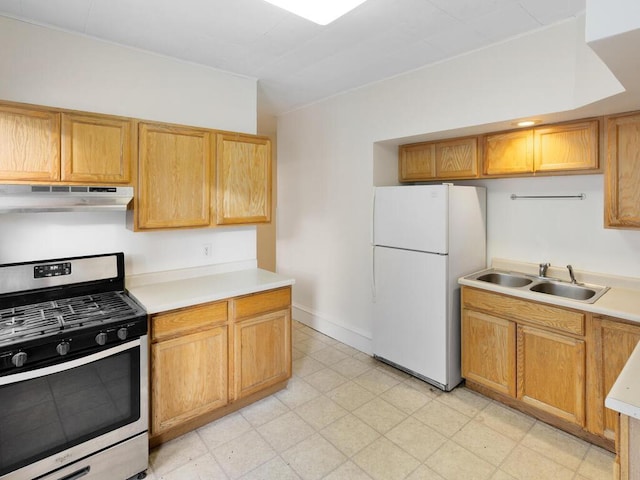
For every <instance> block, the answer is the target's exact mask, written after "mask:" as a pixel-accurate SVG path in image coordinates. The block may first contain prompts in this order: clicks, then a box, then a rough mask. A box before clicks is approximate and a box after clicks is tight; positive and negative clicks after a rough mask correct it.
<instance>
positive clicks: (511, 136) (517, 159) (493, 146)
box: [483, 130, 533, 175]
mask: <svg viewBox="0 0 640 480" xmlns="http://www.w3.org/2000/svg"><path fill="white" fill-rule="evenodd" d="M483 151H484V162H483V172H484V174H485V175H512V174H522V173H533V130H515V131H512V132H504V133H494V134H490V135H485V136H484V149H483Z"/></svg>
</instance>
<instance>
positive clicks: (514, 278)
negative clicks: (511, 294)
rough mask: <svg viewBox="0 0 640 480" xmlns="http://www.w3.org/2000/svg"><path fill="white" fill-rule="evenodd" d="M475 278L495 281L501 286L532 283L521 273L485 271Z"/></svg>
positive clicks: (518, 285) (522, 285) (520, 285)
mask: <svg viewBox="0 0 640 480" xmlns="http://www.w3.org/2000/svg"><path fill="white" fill-rule="evenodd" d="M476 280H480V281H482V282H489V283H495V284H497V285H502V286H503V287H524V286H525V285H529V284H530V283H533V280H531V279H530V278H527V277H524V276H521V275H513V274H511V273H498V272H492V273H485V274H484V275H480V276H479V277H478V278H477V279H476Z"/></svg>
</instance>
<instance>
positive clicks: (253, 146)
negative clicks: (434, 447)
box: [216, 133, 271, 225]
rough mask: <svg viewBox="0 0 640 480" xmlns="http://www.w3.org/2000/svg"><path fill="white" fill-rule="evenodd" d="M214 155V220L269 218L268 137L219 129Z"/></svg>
mask: <svg viewBox="0 0 640 480" xmlns="http://www.w3.org/2000/svg"><path fill="white" fill-rule="evenodd" d="M216 151H217V155H216V223H217V224H218V225H228V224H239V223H265V222H270V221H271V141H270V140H269V139H268V138H267V137H258V136H255V135H242V134H231V133H219V134H218V135H217V149H216Z"/></svg>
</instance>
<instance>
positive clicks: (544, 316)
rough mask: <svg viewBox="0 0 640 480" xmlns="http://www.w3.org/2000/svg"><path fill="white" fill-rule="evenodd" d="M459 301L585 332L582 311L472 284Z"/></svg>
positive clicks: (523, 319) (511, 316)
mask: <svg viewBox="0 0 640 480" xmlns="http://www.w3.org/2000/svg"><path fill="white" fill-rule="evenodd" d="M462 301H463V305H464V306H467V307H471V308H474V309H478V310H484V311H486V312H488V313H490V314H491V313H497V314H499V315H501V316H503V317H506V318H509V319H512V320H515V321H519V322H524V323H528V324H531V325H534V326H535V325H539V326H544V327H549V328H553V329H554V330H559V331H563V332H567V333H572V334H576V335H584V321H585V315H584V313H583V312H577V311H574V310H568V309H564V308H559V307H554V306H552V305H547V304H544V303H537V302H532V301H529V300H521V299H519V298H515V297H510V296H508V295H500V294H497V293H491V292H486V291H482V290H476V289H473V288H465V289H464V290H463V294H462Z"/></svg>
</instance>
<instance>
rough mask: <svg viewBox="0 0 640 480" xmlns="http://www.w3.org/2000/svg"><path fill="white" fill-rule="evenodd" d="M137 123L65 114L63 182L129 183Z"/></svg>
mask: <svg viewBox="0 0 640 480" xmlns="http://www.w3.org/2000/svg"><path fill="white" fill-rule="evenodd" d="M133 124H134V122H133V121H132V120H131V119H128V118H119V117H109V116H106V115H89V114H80V113H63V114H62V178H61V179H62V180H63V181H69V182H91V183H129V182H130V180H131V143H132V138H133V136H134V131H133V129H134V126H133Z"/></svg>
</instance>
